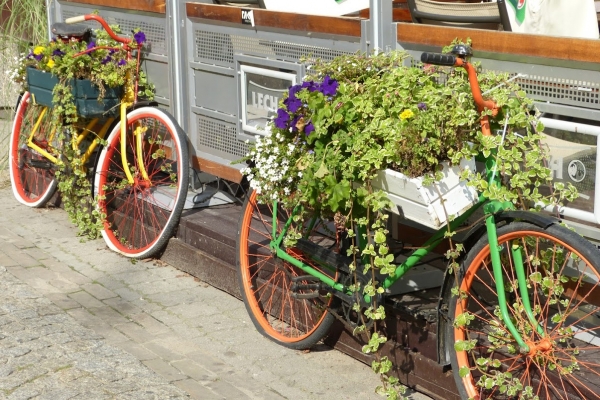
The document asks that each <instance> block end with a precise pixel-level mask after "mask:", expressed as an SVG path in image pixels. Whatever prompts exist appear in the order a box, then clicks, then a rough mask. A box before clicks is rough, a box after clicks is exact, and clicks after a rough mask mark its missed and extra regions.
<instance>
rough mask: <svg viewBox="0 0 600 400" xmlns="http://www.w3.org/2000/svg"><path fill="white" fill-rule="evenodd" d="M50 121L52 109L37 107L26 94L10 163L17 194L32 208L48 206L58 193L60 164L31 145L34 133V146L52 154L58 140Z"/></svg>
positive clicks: (14, 130)
mask: <svg viewBox="0 0 600 400" xmlns="http://www.w3.org/2000/svg"><path fill="white" fill-rule="evenodd" d="M50 120H51V116H50V110H49V109H48V108H47V107H45V106H40V105H37V104H34V102H33V98H32V97H31V94H30V93H29V92H25V93H24V94H23V96H22V97H21V101H20V102H19V105H18V106H17V112H16V115H15V120H14V122H13V126H12V131H11V135H10V145H9V153H8V161H9V170H10V182H11V186H12V191H13V194H14V196H15V198H16V199H17V200H18V201H19V202H20V203H21V204H25V205H26V206H29V207H42V206H44V205H45V204H46V203H47V202H48V200H50V198H51V197H52V196H53V195H54V193H55V191H56V183H57V182H56V178H55V171H56V165H55V164H54V163H52V162H51V161H50V160H48V159H47V158H46V157H44V156H43V155H42V154H40V153H39V152H38V151H36V150H34V149H32V148H31V147H30V146H28V140H29V137H30V136H31V134H32V132H33V136H32V141H33V143H34V144H35V145H37V146H39V147H40V148H41V149H44V150H46V151H51V150H50V149H51V146H52V144H55V143H53V141H54V139H55V138H54V137H53V136H54V135H53V134H52V127H51V121H50Z"/></svg>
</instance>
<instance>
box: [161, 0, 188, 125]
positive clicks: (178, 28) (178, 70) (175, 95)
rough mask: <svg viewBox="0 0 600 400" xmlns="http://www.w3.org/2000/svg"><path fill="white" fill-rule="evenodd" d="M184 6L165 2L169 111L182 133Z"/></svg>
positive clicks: (176, 2)
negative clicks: (167, 37)
mask: <svg viewBox="0 0 600 400" xmlns="http://www.w3.org/2000/svg"><path fill="white" fill-rule="evenodd" d="M182 10H184V11H185V4H184V3H183V2H181V1H180V0H170V1H167V8H166V12H167V15H166V17H167V31H168V32H169V33H170V40H169V41H168V43H167V45H168V46H169V70H170V74H171V91H170V92H171V93H170V94H169V95H170V96H171V99H170V100H171V110H172V112H173V116H174V117H175V119H176V120H177V122H178V123H179V126H181V127H182V128H183V130H184V131H186V132H187V130H188V128H189V127H188V120H187V119H186V117H185V116H186V114H185V110H186V108H187V107H186V105H187V101H186V99H185V98H184V97H185V93H184V88H185V87H186V71H185V65H186V63H185V57H186V52H185V46H184V41H183V38H184V36H183V35H182V32H183V34H185V15H184V14H183V13H182Z"/></svg>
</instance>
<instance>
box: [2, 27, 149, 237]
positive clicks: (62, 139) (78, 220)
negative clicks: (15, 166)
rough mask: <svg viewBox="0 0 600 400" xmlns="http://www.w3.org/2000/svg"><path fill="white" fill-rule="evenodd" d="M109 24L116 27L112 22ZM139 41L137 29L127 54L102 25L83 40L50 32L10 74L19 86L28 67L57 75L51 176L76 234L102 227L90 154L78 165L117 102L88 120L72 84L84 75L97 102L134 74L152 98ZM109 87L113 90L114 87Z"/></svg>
mask: <svg viewBox="0 0 600 400" xmlns="http://www.w3.org/2000/svg"><path fill="white" fill-rule="evenodd" d="M111 28H112V29H113V30H114V31H115V32H116V33H120V29H119V27H118V26H111ZM145 41H146V37H145V34H144V33H143V32H141V31H139V30H136V31H135V32H133V41H132V43H131V44H130V46H131V47H134V48H136V47H137V49H138V50H137V52H136V53H137V58H135V57H134V58H132V59H127V52H126V51H125V50H124V49H123V48H122V47H121V45H120V44H119V43H118V42H116V41H115V40H113V39H112V38H110V36H109V35H108V34H107V33H106V31H104V30H103V29H99V30H96V31H94V35H93V36H91V37H90V39H89V40H87V41H76V40H63V39H58V38H55V39H53V40H52V41H50V42H48V43H44V44H40V45H37V46H34V47H33V48H32V49H31V51H30V52H29V54H27V55H25V56H24V57H23V59H22V60H21V62H20V64H19V67H18V68H17V70H16V71H15V73H14V74H13V76H14V78H15V81H17V82H18V83H20V84H21V85H22V87H23V89H24V90H27V89H28V82H27V69H28V68H35V69H38V70H40V71H43V72H46V73H48V79H50V76H52V77H56V78H58V83H57V84H56V85H55V86H54V89H53V92H52V94H53V99H52V103H53V108H52V118H51V121H52V122H51V125H52V131H54V132H56V134H55V136H56V141H55V145H56V147H57V148H58V149H59V150H60V154H56V155H55V156H57V157H58V159H59V160H60V163H59V164H58V168H57V171H55V177H56V179H57V181H58V189H59V191H60V193H61V200H62V205H63V207H64V209H65V211H67V213H68V215H69V219H70V221H71V222H72V223H73V224H75V225H76V226H77V228H78V234H79V235H81V236H85V237H88V238H92V239H93V238H96V237H98V236H99V234H100V230H101V228H102V216H101V215H99V213H98V211H97V210H96V202H97V200H96V199H95V198H93V196H92V184H91V180H92V177H91V174H92V173H93V172H94V171H93V162H94V161H95V157H94V156H93V155H92V157H91V159H90V160H89V161H90V162H88V165H83V160H82V155H83V154H84V153H85V152H86V150H87V148H88V146H89V145H90V144H91V142H92V141H94V140H96V141H98V143H99V145H104V144H105V143H104V141H103V140H101V138H99V137H98V135H97V130H99V129H100V127H101V126H102V124H103V123H104V122H105V119H104V118H108V117H115V116H118V113H119V105H118V104H116V105H115V106H114V107H113V108H112V109H107V110H106V112H105V113H104V114H103V115H101V116H100V120H99V121H97V122H95V123H94V120H92V119H91V118H90V117H82V116H81V114H80V111H79V110H78V106H77V102H76V98H75V95H74V86H75V83H76V81H77V80H88V81H89V82H91V84H92V86H93V87H94V88H96V89H97V91H98V96H97V97H98V102H99V103H102V102H103V99H104V98H105V96H106V94H107V92H109V91H110V92H111V93H112V95H113V97H115V98H116V97H118V93H119V92H118V90H120V89H121V88H123V87H124V86H125V85H126V84H128V82H129V80H130V79H134V80H135V79H137V81H138V85H139V86H138V89H139V91H138V93H137V95H138V96H140V97H144V98H149V99H152V98H153V90H152V87H151V86H150V85H149V84H148V82H147V78H146V75H145V73H144V72H143V71H141V70H140V69H139V63H140V55H141V48H142V46H143V44H144V42H145ZM115 89H116V90H117V92H114V90H115ZM117 103H118V100H117ZM94 117H96V116H95V115H94ZM83 132H87V134H88V137H87V138H86V139H85V140H83V141H82V142H81V143H79V144H78V143H77V134H81V133H83Z"/></svg>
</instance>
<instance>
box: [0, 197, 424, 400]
mask: <svg viewBox="0 0 600 400" xmlns="http://www.w3.org/2000/svg"><path fill="white" fill-rule="evenodd" d="M0 201H2V202H3V205H4V212H3V213H0V398H8V399H52V400H58V399H63V398H64V399H78V400H79V399H81V400H84V399H85V400H96V399H111V400H112V399H119V400H121V399H126V400H127V399H132V400H134V399H135V400H138V399H139V400H150V399H156V400H167V399H188V398H197V399H202V400H211V399H226V400H229V399H236V400H238V399H251V400H281V399H289V400H300V399H301V400H312V399H314V400H317V399H318V400H322V399H328V398H335V399H353V400H354V399H357V398H359V399H361V400H371V399H378V398H379V397H377V396H375V395H374V394H373V393H372V391H373V389H372V388H374V387H375V385H376V384H377V383H378V379H377V377H376V376H374V375H373V374H372V373H371V372H370V371H369V367H368V366H365V365H363V364H360V363H358V362H356V361H355V360H352V359H350V358H349V357H347V356H344V355H342V354H341V353H338V352H337V351H333V350H330V351H325V352H311V353H306V354H304V353H301V352H296V351H291V350H288V349H286V348H284V347H282V346H278V345H277V344H275V343H272V342H271V341H269V340H267V339H266V338H264V337H263V336H261V335H260V334H259V333H258V332H256V330H255V329H254V326H253V325H252V323H251V322H250V320H249V318H248V315H247V313H246V311H245V308H244V306H243V303H241V302H240V301H239V300H238V299H235V298H234V297H232V296H229V295H228V294H226V293H223V292H222V291H220V290H217V289H215V288H213V287H210V286H208V285H206V284H204V283H202V282H198V281H197V280H196V279H194V278H192V277H190V276H189V275H187V274H186V273H183V272H181V271H178V270H177V269H175V268H173V267H171V266H168V265H165V264H164V263H161V262H159V261H152V262H148V261H138V262H137V263H133V262H132V261H130V260H127V259H125V258H124V257H122V256H119V255H117V254H115V253H113V252H111V251H109V250H107V248H106V246H105V244H104V242H103V240H101V239H99V240H89V241H86V242H83V243H82V242H81V241H80V238H78V237H77V236H76V235H75V229H74V228H73V226H72V225H71V224H70V223H69V221H68V219H67V217H66V214H65V213H64V211H63V210H61V209H30V208H27V207H23V206H21V205H19V204H17V203H16V201H15V200H14V199H13V197H12V193H11V191H10V188H4V189H2V188H0ZM332 371H335V372H336V378H335V379H332V378H331V373H332ZM5 388H9V389H8V390H9V392H6V391H2V389H5ZM5 390H6V389H5ZM2 396H4V397H2ZM424 398H425V397H414V399H415V400H416V399H424Z"/></svg>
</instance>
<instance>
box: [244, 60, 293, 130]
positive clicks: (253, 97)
mask: <svg viewBox="0 0 600 400" xmlns="http://www.w3.org/2000/svg"><path fill="white" fill-rule="evenodd" d="M240 74H241V79H240V84H241V86H242V87H241V94H242V96H241V99H242V115H241V122H242V129H243V130H244V131H246V132H249V133H254V134H259V135H264V134H266V133H267V131H268V126H267V122H268V121H269V120H270V119H271V118H272V117H274V116H275V115H277V108H278V107H279V101H280V100H281V99H283V94H284V93H286V92H287V91H288V89H289V88H290V86H293V85H295V84H296V74H295V73H288V72H281V71H276V70H273V69H268V68H258V67H252V66H249V65H241V66H240Z"/></svg>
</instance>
